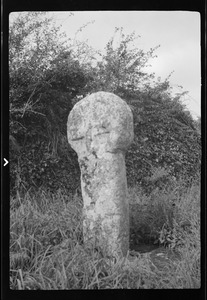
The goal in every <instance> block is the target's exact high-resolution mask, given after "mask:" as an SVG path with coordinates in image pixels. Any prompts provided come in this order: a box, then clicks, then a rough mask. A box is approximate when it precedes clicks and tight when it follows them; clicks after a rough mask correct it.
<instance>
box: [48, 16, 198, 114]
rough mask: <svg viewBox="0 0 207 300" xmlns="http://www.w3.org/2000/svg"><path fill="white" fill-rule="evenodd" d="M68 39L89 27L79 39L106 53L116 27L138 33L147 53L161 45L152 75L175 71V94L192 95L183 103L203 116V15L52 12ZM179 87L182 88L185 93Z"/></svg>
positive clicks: (163, 77) (163, 74)
mask: <svg viewBox="0 0 207 300" xmlns="http://www.w3.org/2000/svg"><path fill="white" fill-rule="evenodd" d="M51 14H52V15H53V16H54V17H55V20H56V22H57V24H59V25H62V30H63V31H65V32H66V34H67V36H68V37H74V35H75V33H76V32H77V30H78V29H79V28H80V27H81V26H83V25H84V24H87V23H88V22H91V23H89V24H88V25H87V26H86V27H85V28H84V30H83V31H82V32H81V33H78V35H77V39H79V40H87V43H88V44H89V45H90V46H92V47H93V48H95V49H98V50H103V49H104V47H105V46H106V43H107V42H108V41H109V39H110V38H111V37H112V35H113V33H114V29H115V27H123V30H124V33H126V34H127V33H132V32H133V31H135V34H136V35H139V36H140V38H138V39H137V44H136V46H137V47H138V48H140V49H143V50H145V51H148V50H150V48H154V47H156V46H158V45H160V47H159V48H158V49H157V50H156V52H155V54H156V55H157V58H154V59H152V60H150V64H151V67H150V68H149V72H150V73H152V72H155V75H156V76H157V77H161V79H162V80H164V79H165V78H166V77H167V76H168V75H169V74H170V73H171V72H172V71H174V72H173V74H172V75H171V77H170V83H171V85H172V87H173V91H174V93H176V92H181V91H188V92H189V93H188V94H187V95H186V96H185V97H184V99H183V101H184V103H185V104H186V106H187V108H188V110H189V111H190V112H191V114H192V116H193V117H194V118H196V117H198V116H200V114H201V112H200V103H201V91H200V90H201V54H200V52H201V48H200V14H199V13H198V12H188V11H83V12H80V11H79V12H73V16H70V12H51ZM179 86H182V87H183V88H182V89H181V88H180V87H179Z"/></svg>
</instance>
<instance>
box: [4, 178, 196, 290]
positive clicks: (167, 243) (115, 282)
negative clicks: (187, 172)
mask: <svg viewBox="0 0 207 300" xmlns="http://www.w3.org/2000/svg"><path fill="white" fill-rule="evenodd" d="M129 203H130V251H129V253H128V255H127V257H123V258H114V259H108V258H107V257H103V256H102V255H100V253H99V252H98V251H96V249H93V248H90V249H89V248H86V246H84V243H83V237H82V219H81V212H82V205H83V204H82V199H81V197H80V196H78V195H70V194H68V193H66V192H65V191H64V190H58V191H57V192H56V193H50V192H48V191H44V190H39V191H36V192H34V191H33V193H32V192H31V191H28V192H27V193H25V195H24V196H20V195H19V194H18V193H17V195H16V197H12V198H11V200H10V288H11V289H14V290H61V289H62V290H67V289H172V288H173V289H178V288H179V289H180V288H181V289H182V288H200V186H199V182H193V183H192V184H191V186H189V187H185V188H184V187H183V184H182V182H177V184H176V185H175V186H174V187H173V188H171V189H169V188H165V189H163V190H154V191H153V192H152V193H151V194H150V195H149V196H146V195H145V194H144V193H143V192H142V190H141V189H139V188H138V187H134V188H130V189H129ZM140 244H145V245H146V244H148V245H152V244H153V245H157V247H161V248H162V249H166V251H171V252H173V253H176V254H178V256H177V257H179V259H177V260H175V259H172V260H171V259H168V261H167V262H165V263H164V266H163V267H161V268H160V266H159V265H156V263H155V262H154V261H153V259H152V257H151V258H150V255H148V254H149V253H148V254H146V255H144V254H141V253H138V252H137V253H136V256H134V257H133V256H132V255H130V254H131V252H133V250H136V247H138V246H139V245H140ZM158 249H159V248H158Z"/></svg>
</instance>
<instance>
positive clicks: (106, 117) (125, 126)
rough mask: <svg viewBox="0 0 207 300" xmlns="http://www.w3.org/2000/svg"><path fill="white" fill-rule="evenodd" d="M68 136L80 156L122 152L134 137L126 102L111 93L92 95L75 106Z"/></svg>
mask: <svg viewBox="0 0 207 300" xmlns="http://www.w3.org/2000/svg"><path fill="white" fill-rule="evenodd" d="M67 134H68V141H69V143H70V145H71V147H72V148H73V149H74V150H75V151H76V152H77V154H78V155H79V156H84V155H87V153H90V152H95V153H96V154H97V155H98V156H101V155H103V153H105V152H111V153H115V152H117V151H125V150H127V148H128V147H129V145H130V144H131V142H132V140H133V135H134V132H133V117H132V112H131V110H130V108H129V106H128V105H127V103H126V102H125V101H123V100H122V99H121V98H119V97H118V96H116V95H114V94H112V93H107V92H97V93H94V94H91V95H89V96H87V97H86V98H84V99H82V100H81V101H79V102H78V103H77V104H76V105H74V107H73V109H72V111H71V112H70V115H69V118H68V124H67Z"/></svg>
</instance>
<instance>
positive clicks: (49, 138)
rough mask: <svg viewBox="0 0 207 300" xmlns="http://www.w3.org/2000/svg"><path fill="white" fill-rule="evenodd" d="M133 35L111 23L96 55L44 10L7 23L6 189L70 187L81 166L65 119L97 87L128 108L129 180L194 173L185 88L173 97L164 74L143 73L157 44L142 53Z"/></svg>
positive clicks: (196, 152)
mask: <svg viewBox="0 0 207 300" xmlns="http://www.w3.org/2000/svg"><path fill="white" fill-rule="evenodd" d="M25 20H26V21H25ZM137 38H138V37H136V36H135V34H134V33H132V34H128V35H126V34H124V32H123V28H116V29H115V32H114V35H113V36H112V38H111V39H110V40H109V42H108V43H107V45H106V48H105V54H100V55H99V59H97V53H96V52H95V51H94V50H93V49H91V48H90V47H89V46H87V44H85V43H80V42H78V41H75V42H73V44H70V41H67V40H66V38H65V36H64V35H63V34H60V31H59V28H57V27H56V26H55V25H54V23H53V20H52V19H51V18H48V17H47V15H46V14H45V13H38V12H33V13H32V12H27V13H20V14H19V16H18V17H17V18H15V19H14V20H13V21H12V22H11V23H10V29H9V76H10V165H11V168H10V173H11V190H13V191H14V192H15V191H16V190H17V189H18V190H19V191H20V190H21V189H22V188H23V189H24V190H25V191H26V190H27V189H28V188H29V187H32V186H33V187H39V186H45V187H47V188H49V189H50V188H53V190H55V189H56V188H57V187H58V185H59V184H60V185H63V186H64V185H65V187H67V186H68V188H69V190H71V189H72V190H73V191H74V190H76V189H77V187H78V186H79V184H80V183H79V177H80V171H79V166H78V162H77V156H76V154H75V153H74V151H73V150H72V149H71V148H70V146H69V145H68V142H67V138H66V136H67V134H66V123H67V117H68V114H69V112H70V110H71V109H72V107H73V105H74V103H76V102H77V101H79V100H80V99H81V98H83V97H84V96H86V95H87V94H88V93H92V92H96V91H100V90H103V91H108V92H113V93H115V94H117V95H118V96H120V97H121V98H122V99H124V100H125V101H126V102H127V103H128V104H129V106H130V107H131V109H132V112H133V117H134V132H135V139H134V143H133V144H132V145H131V147H130V149H129V150H128V152H127V154H126V165H127V179H128V184H129V186H133V185H137V184H140V185H141V186H142V187H143V188H145V192H147V193H150V192H151V190H153V189H154V187H155V186H157V187H159V188H160V189H162V188H163V187H164V186H165V185H166V184H167V183H170V182H171V183H173V180H174V179H175V178H178V177H181V176H188V177H189V178H191V177H193V176H194V174H196V173H197V172H199V169H200V161H201V142H200V132H199V121H198V122H195V121H194V120H193V119H192V117H191V115H190V113H189V112H188V111H187V110H186V108H185V106H184V105H183V104H182V97H183V95H184V94H185V92H183V93H180V94H177V95H176V96H172V94H171V87H170V83H169V78H170V76H169V77H168V78H167V79H166V80H164V81H163V82H162V81H161V80H160V78H158V79H157V80H155V76H154V74H148V73H146V72H145V71H144V68H145V67H146V66H147V65H148V64H149V61H150V59H152V58H153V57H155V54H154V53H155V50H156V48H157V47H155V48H154V49H150V50H149V51H148V52H144V51H143V50H141V49H138V48H137V47H135V46H134V41H135V40H136V39H137ZM17 53H18V55H17Z"/></svg>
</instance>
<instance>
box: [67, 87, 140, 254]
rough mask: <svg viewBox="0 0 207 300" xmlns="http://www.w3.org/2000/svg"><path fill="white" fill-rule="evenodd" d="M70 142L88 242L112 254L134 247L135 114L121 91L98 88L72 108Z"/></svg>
mask: <svg viewBox="0 0 207 300" xmlns="http://www.w3.org/2000/svg"><path fill="white" fill-rule="evenodd" d="M67 135H68V141H69V144H70V145H71V147H72V148H73V149H74V150H75V151H76V152H77V154H78V161H79V165H80V169H81V190H82V197H83V204H84V207H83V236H84V243H88V242H89V243H90V242H92V244H93V245H95V247H97V248H99V249H102V250H103V252H104V253H106V254H107V255H109V256H114V255H115V256H116V255H126V254H127V251H128V250H129V205H128V197H127V181H126V169H125V152H126V150H127V148H128V147H129V146H130V144H131V142H132V140H133V137H134V131H133V116H132V112H131V110H130V108H129V106H128V105H127V103H126V102H125V101H123V100H122V99H121V98H119V97H118V96H116V95H114V94H112V93H107V92H97V93H94V94H91V95H89V96H87V97H85V98H84V99H82V100H81V101H79V102H78V103H77V104H75V105H74V107H73V109H72V110H71V112H70V114H69V117H68V123H67Z"/></svg>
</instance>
